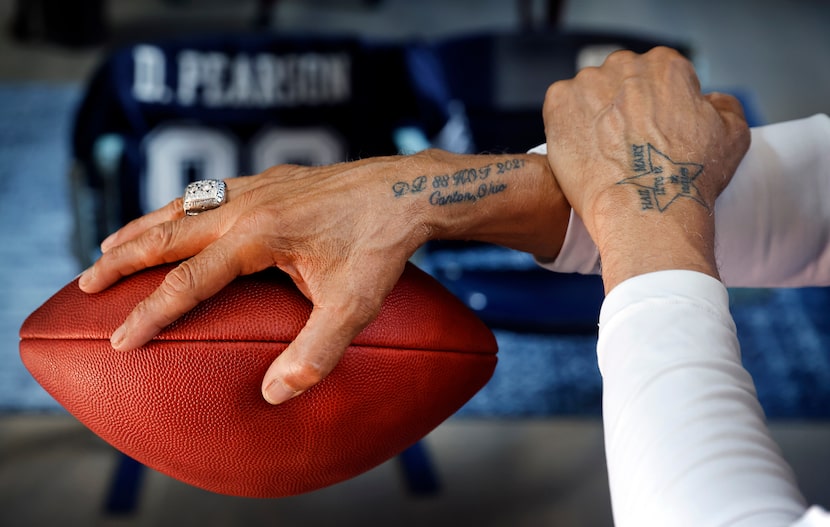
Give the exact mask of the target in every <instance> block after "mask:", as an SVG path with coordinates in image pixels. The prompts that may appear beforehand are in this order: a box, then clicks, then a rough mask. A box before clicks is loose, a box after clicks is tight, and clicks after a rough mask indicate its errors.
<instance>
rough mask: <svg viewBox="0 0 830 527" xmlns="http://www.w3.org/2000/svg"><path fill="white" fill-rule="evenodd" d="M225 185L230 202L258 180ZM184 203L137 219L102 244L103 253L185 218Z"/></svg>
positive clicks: (241, 179) (243, 179)
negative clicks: (163, 224) (163, 225)
mask: <svg viewBox="0 0 830 527" xmlns="http://www.w3.org/2000/svg"><path fill="white" fill-rule="evenodd" d="M225 184H226V185H227V193H228V201H230V200H231V199H232V198H233V197H237V196H240V195H242V194H244V193H245V192H247V191H248V190H250V189H251V188H253V187H255V186H256V178H255V177H254V176H246V177H236V178H229V179H226V180H225ZM182 201H183V200H182V198H176V199H174V200H173V201H171V202H170V203H168V204H167V205H165V206H164V207H162V208H160V209H158V210H155V211H153V212H150V213H148V214H145V215H144V216H141V217H140V218H136V219H135V220H133V221H131V222H130V223H128V224H127V225H125V226H123V227H121V228H120V229H119V230H117V231H115V232H114V233H112V234H110V235H109V236H108V237H107V238H106V239H104V241H103V242H101V252H104V253H106V252H107V251H109V250H110V249H112V248H113V247H117V246H119V245H121V244H124V243H126V242H128V241H130V240H134V239H135V238H137V237H138V236H140V235H142V234H144V233H145V232H147V231H148V230H149V229H151V228H153V227H155V226H157V225H160V224H162V223H166V222H168V221H175V220H178V219H181V218H184V217H185V213H184V208H183V206H182Z"/></svg>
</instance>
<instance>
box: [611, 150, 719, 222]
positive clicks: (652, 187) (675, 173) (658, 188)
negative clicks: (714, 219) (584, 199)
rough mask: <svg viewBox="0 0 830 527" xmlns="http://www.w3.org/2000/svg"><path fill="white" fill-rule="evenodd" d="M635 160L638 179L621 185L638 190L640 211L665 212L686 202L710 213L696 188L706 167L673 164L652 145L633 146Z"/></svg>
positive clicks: (626, 181) (634, 166)
mask: <svg viewBox="0 0 830 527" xmlns="http://www.w3.org/2000/svg"><path fill="white" fill-rule="evenodd" d="M631 157H632V165H631V170H632V171H633V172H634V175H633V176H631V177H628V178H625V179H623V180H621V181H618V182H617V184H618V185H634V186H635V187H637V189H636V190H637V195H638V196H639V198H640V199H639V205H640V210H644V211H646V210H656V211H659V212H663V211H665V210H666V209H667V208H669V206H670V205H671V204H672V203H674V202H676V201H677V200H678V199H682V198H686V199H690V200H692V201H695V202H697V203H699V204H700V205H701V206H703V207H704V208H706V209H707V210H708V209H709V205H708V204H707V203H706V201H705V200H704V199H703V196H702V195H701V193H700V190H699V189H698V188H697V186H696V184H695V180H696V179H697V178H698V177H699V176H700V175H701V174H702V173H703V165H701V164H699V163H690V162H678V161H673V160H672V159H671V158H669V156H667V155H666V154H664V153H663V152H661V151H659V150H657V149H656V148H654V146H653V145H652V144H651V143H647V144H644V145H631Z"/></svg>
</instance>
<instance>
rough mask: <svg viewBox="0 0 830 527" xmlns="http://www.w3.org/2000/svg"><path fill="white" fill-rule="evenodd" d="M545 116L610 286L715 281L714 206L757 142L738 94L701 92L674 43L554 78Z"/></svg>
mask: <svg viewBox="0 0 830 527" xmlns="http://www.w3.org/2000/svg"><path fill="white" fill-rule="evenodd" d="M544 120H545V133H546V136H547V143H548V160H549V161H550V164H551V167H552V169H553V171H554V173H555V174H556V175H557V180H558V182H559V184H560V186H561V188H562V191H563V192H564V194H565V196H566V197H567V199H568V201H569V202H570V203H571V205H572V206H573V208H574V211H575V212H576V213H577V214H578V215H579V216H580V217H581V218H582V220H583V221H584V223H585V226H586V228H587V229H588V232H589V233H590V234H591V236H592V238H593V239H594V242H595V243H596V244H597V247H598V248H599V251H600V258H601V261H602V266H603V280H604V281H605V287H606V291H610V290H611V289H612V288H613V287H614V286H615V285H616V284H617V283H619V282H620V281H622V280H624V279H626V278H629V277H631V276H634V275H636V274H641V273H644V272H649V271H656V270H661V269H677V268H683V269H692V270H698V271H702V272H705V273H708V274H710V275H712V276H715V277H717V266H716V264H715V260H714V219H713V216H712V214H713V205H714V202H715V198H716V197H717V196H718V195H719V194H720V192H721V191H722V190H723V189H724V188H725V187H726V185H727V183H728V182H729V180H730V178H731V177H732V175H733V174H734V172H735V169H736V168H737V166H738V164H739V162H740V160H741V159H742V157H743V155H744V153H746V150H747V149H748V147H749V137H750V136H749V129H748V127H747V125H746V122H745V120H744V117H743V111H742V109H741V106H740V103H738V101H737V100H736V99H735V98H733V97H731V96H727V95H723V94H717V93H712V94H709V95H703V94H701V92H700V84H699V82H698V79H697V76H696V75H695V72H694V69H693V67H692V65H691V64H690V63H689V62H688V61H687V60H686V59H685V58H683V57H682V56H681V55H680V54H679V53H677V52H675V51H673V50H670V49H668V48H656V49H654V50H652V51H650V52H648V53H646V54H645V55H636V54H634V53H631V52H627V51H623V52H617V53H613V54H612V55H610V56H609V57H608V59H607V60H606V62H605V63H604V64H603V65H602V66H601V67H600V68H586V69H584V70H582V71H581V72H580V73H579V74H578V75H577V76H576V77H575V78H574V79H572V80H568V81H562V82H557V83H555V84H553V85H552V86H551V87H550V88H549V90H548V93H547V95H546V98H545V106H544Z"/></svg>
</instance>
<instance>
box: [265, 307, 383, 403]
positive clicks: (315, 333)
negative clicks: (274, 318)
mask: <svg viewBox="0 0 830 527" xmlns="http://www.w3.org/2000/svg"><path fill="white" fill-rule="evenodd" d="M347 311H348V310H347ZM352 311H354V310H352ZM376 311H377V310H375V312H376ZM372 318H374V314H365V315H362V316H356V315H351V316H350V315H349V314H348V313H344V312H343V309H334V308H328V307H320V306H315V307H314V309H313V310H312V311H311V315H310V316H309V319H308V322H307V323H306V325H305V327H304V328H303V329H302V330H301V331H300V333H299V334H298V335H297V338H295V339H294V342H292V343H291V344H290V345H289V346H288V347H287V348H286V349H285V351H284V352H282V353H281V354H280V356H279V357H277V358H276V359H275V360H274V362H273V363H271V366H270V367H269V368H268V371H267V372H265V377H264V379H263V381H262V396H263V397H264V398H265V400H266V401H268V402H269V403H271V404H280V403H283V402H285V401H287V400H288V399H291V398H292V397H295V396H297V395H299V394H301V393H303V392H304V391H306V390H308V389H309V388H311V387H312V386H314V385H315V384H317V383H319V382H320V381H322V380H323V379H324V378H325V377H326V376H327V375H328V374H329V373H331V371H332V370H333V369H334V367H335V366H337V364H338V363H339V362H340V359H341V358H342V357H343V354H344V353H345V351H346V348H347V347H348V346H349V344H350V343H351V342H352V340H353V339H354V337H355V336H357V334H358V333H360V331H361V330H362V329H363V328H364V327H365V326H366V325H367V324H368V323H369V322H370V321H371V320H372Z"/></svg>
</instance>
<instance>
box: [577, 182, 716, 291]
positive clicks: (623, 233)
mask: <svg viewBox="0 0 830 527" xmlns="http://www.w3.org/2000/svg"><path fill="white" fill-rule="evenodd" d="M603 211H605V212H603ZM587 215H588V216H589V217H590V218H591V220H590V221H586V226H587V228H588V230H589V232H590V233H591V236H592V237H593V238H594V242H595V243H596V245H597V247H598V249H599V254H600V261H601V262H602V264H601V265H602V278H603V283H604V285H605V291H606V293H608V292H610V291H611V290H612V289H613V288H614V287H616V286H617V285H618V284H619V283H621V282H623V281H624V280H627V279H628V278H632V277H634V276H638V275H641V274H646V273H650V272H654V271H665V270H677V269H682V270H690V271H698V272H702V273H705V274H708V275H709V276H712V277H714V278H716V279H719V275H718V269H717V264H716V261H715V250H714V231H715V222H714V216H713V214H712V212H711V210H709V209H708V208H704V207H701V206H700V204H699V203H697V202H693V201H691V200H689V201H687V202H678V203H675V204H673V205H672V207H671V208H666V209H664V210H662V211H661V210H658V209H649V208H646V209H643V207H642V204H641V203H639V201H638V200H637V196H636V195H635V196H632V194H631V193H630V192H627V191H626V190H625V189H620V191H619V192H617V193H613V192H609V193H607V195H606V196H603V197H602V198H601V199H600V200H598V203H597V207H595V209H594V210H593V211H592V212H589V213H588V214H587Z"/></svg>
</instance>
